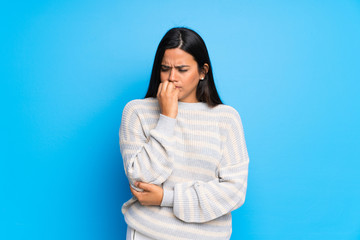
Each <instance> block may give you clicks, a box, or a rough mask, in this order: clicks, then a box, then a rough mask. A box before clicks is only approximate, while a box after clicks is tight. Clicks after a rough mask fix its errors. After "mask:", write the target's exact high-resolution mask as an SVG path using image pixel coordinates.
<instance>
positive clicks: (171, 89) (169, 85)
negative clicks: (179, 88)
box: [166, 82, 176, 92]
mask: <svg viewBox="0 0 360 240" xmlns="http://www.w3.org/2000/svg"><path fill="white" fill-rule="evenodd" d="M175 89H176V87H175V84H174V83H173V82H169V84H168V85H167V89H166V90H167V91H170V92H173V91H174V90H175Z"/></svg>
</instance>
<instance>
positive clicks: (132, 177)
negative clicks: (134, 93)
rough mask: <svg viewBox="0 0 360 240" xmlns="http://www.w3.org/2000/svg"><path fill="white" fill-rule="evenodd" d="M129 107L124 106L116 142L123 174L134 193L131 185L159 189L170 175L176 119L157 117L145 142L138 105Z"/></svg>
mask: <svg viewBox="0 0 360 240" xmlns="http://www.w3.org/2000/svg"><path fill="white" fill-rule="evenodd" d="M133 103H134V102H130V103H128V104H127V105H126V106H125V108H124V110H123V115H122V120H121V125H120V131H119V139H120V151H121V154H122V158H123V161H124V168H125V174H126V176H127V177H128V179H129V182H130V185H131V186H132V187H134V188H135V189H138V188H136V187H135V185H134V183H135V182H136V181H139V182H147V183H152V184H157V185H159V184H161V183H163V182H164V181H165V180H166V179H167V178H168V177H169V175H170V174H171V172H172V168H173V155H172V154H171V152H173V150H172V148H173V145H174V143H175V141H174V128H175V123H176V119H174V118H170V117H167V116H165V115H162V114H160V117H159V120H158V122H157V125H156V127H155V128H154V129H152V130H150V132H149V134H150V136H149V138H147V137H146V135H145V134H144V131H143V127H142V125H141V124H142V123H141V121H140V115H139V110H138V108H139V105H136V104H133Z"/></svg>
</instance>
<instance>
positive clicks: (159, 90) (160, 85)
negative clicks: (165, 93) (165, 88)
mask: <svg viewBox="0 0 360 240" xmlns="http://www.w3.org/2000/svg"><path fill="white" fill-rule="evenodd" d="M161 88H162V83H160V84H159V88H158V91H157V94H156V96H157V97H159V94H160V92H161Z"/></svg>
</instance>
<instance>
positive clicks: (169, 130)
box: [155, 113, 176, 136]
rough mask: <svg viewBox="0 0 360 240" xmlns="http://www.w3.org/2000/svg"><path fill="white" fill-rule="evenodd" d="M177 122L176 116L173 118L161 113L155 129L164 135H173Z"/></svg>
mask: <svg viewBox="0 0 360 240" xmlns="http://www.w3.org/2000/svg"><path fill="white" fill-rule="evenodd" d="M175 124H176V119H175V118H171V117H168V116H165V115H163V114H161V113H160V117H159V121H158V123H157V125H156V127H155V129H156V130H157V131H158V132H160V133H162V134H164V135H167V136H172V135H174V129H175Z"/></svg>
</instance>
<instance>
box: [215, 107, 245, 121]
mask: <svg viewBox="0 0 360 240" xmlns="http://www.w3.org/2000/svg"><path fill="white" fill-rule="evenodd" d="M213 111H214V112H216V113H217V114H218V115H219V116H220V120H226V119H233V120H236V121H238V120H240V114H239V112H238V111H237V110H236V109H235V108H234V107H232V106H229V105H225V104H219V105H217V106H216V107H214V108H213Z"/></svg>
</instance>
